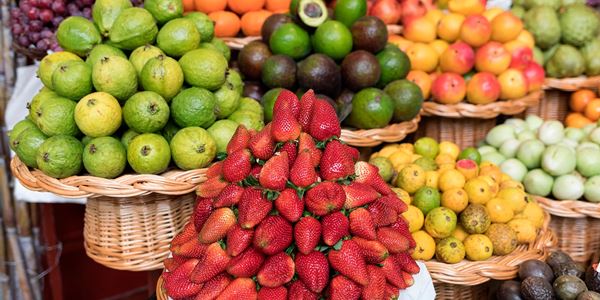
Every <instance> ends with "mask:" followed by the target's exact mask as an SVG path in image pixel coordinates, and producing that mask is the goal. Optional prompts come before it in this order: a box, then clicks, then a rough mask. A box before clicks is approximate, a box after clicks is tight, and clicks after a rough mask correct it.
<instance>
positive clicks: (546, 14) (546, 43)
mask: <svg viewBox="0 0 600 300" xmlns="http://www.w3.org/2000/svg"><path fill="white" fill-rule="evenodd" d="M523 23H524V25H525V29H527V30H528V31H529V32H531V34H532V35H533V37H534V39H535V44H536V46H538V47H540V48H541V49H548V48H550V47H552V46H554V45H556V44H557V43H558V42H559V41H560V36H561V34H560V33H561V32H560V31H561V29H560V21H559V20H558V15H557V13H556V11H555V10H554V9H552V8H550V7H548V6H545V5H543V6H536V7H534V8H532V9H530V10H529V11H528V12H527V13H525V17H524V18H523Z"/></svg>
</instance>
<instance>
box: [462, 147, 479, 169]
mask: <svg viewBox="0 0 600 300" xmlns="http://www.w3.org/2000/svg"><path fill="white" fill-rule="evenodd" d="M461 159H470V160H472V161H474V162H475V163H477V165H479V164H480V163H481V154H480V153H479V151H477V149H476V148H475V147H468V148H465V149H463V151H461V152H460V154H459V155H458V160H461Z"/></svg>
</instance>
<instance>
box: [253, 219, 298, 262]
mask: <svg viewBox="0 0 600 300" xmlns="http://www.w3.org/2000/svg"><path fill="white" fill-rule="evenodd" d="M291 243H292V225H291V224H290V223H289V222H288V221H286V219H284V218H283V217H281V216H268V217H266V218H265V219H264V220H263V221H262V222H261V223H260V224H258V226H257V227H256V231H255V232H254V240H253V245H254V247H256V248H257V249H260V250H261V251H262V252H263V253H264V254H266V255H274V254H276V253H279V252H281V251H283V250H285V248H287V247H288V246H289V245H290V244H291Z"/></svg>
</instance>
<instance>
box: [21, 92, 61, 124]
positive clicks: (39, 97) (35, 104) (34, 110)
mask: <svg viewBox="0 0 600 300" xmlns="http://www.w3.org/2000/svg"><path fill="white" fill-rule="evenodd" d="M54 97H59V96H58V95H57V94H56V93H54V92H53V91H51V90H50V89H48V88H46V87H44V88H42V89H41V90H40V91H39V92H38V93H37V94H36V95H35V96H33V99H31V102H30V103H28V104H27V108H29V119H30V120H31V121H32V122H33V123H37V119H38V115H39V109H40V105H42V103H44V102H46V101H48V100H50V99H52V98H54Z"/></svg>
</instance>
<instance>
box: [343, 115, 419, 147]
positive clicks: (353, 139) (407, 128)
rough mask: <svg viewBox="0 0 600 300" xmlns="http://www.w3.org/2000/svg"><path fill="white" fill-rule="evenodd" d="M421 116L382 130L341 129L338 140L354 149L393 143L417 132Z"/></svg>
mask: <svg viewBox="0 0 600 300" xmlns="http://www.w3.org/2000/svg"><path fill="white" fill-rule="evenodd" d="M420 121H421V116H419V115H417V117H415V118H414V119H412V120H411V121H407V122H402V123H396V124H391V125H388V126H386V127H384V128H377V129H368V130H352V129H342V136H341V137H340V139H341V140H342V141H344V142H346V143H347V144H349V145H351V146H355V147H374V146H377V145H379V144H382V143H395V142H399V141H401V140H403V139H404V138H405V137H406V136H407V135H409V134H411V133H413V132H415V131H417V129H418V128H419V122H420Z"/></svg>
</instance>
